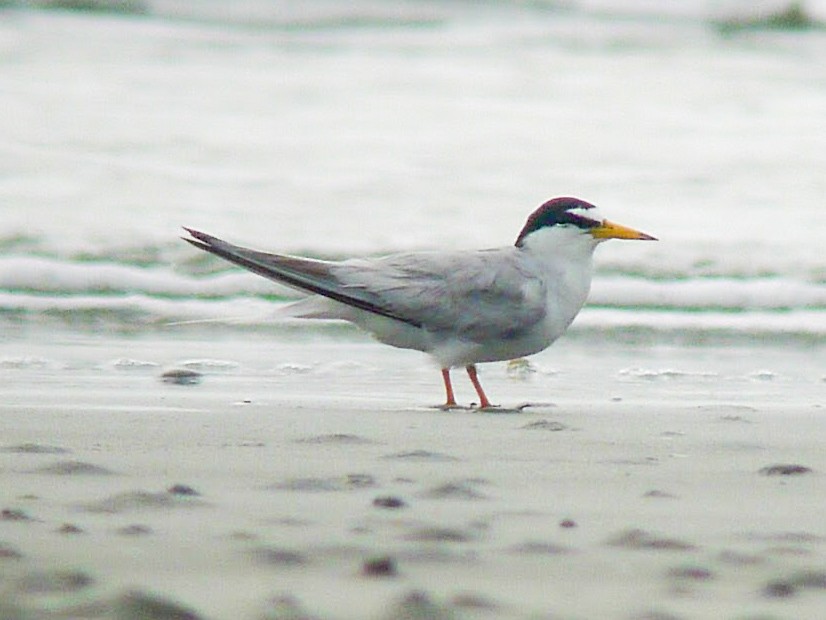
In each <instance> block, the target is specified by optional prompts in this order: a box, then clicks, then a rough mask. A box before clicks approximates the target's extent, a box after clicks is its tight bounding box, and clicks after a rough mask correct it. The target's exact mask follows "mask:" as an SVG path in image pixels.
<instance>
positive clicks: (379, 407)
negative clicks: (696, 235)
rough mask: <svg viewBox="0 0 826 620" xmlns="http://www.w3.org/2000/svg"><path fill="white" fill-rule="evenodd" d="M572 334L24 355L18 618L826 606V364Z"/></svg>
mask: <svg viewBox="0 0 826 620" xmlns="http://www.w3.org/2000/svg"><path fill="white" fill-rule="evenodd" d="M560 345H561V346H559V348H558V350H557V351H556V352H553V351H550V352H547V353H546V354H543V355H541V356H539V357H538V358H537V360H535V361H534V362H533V365H532V366H530V367H528V368H527V369H524V368H523V369H521V371H520V369H511V372H510V374H509V373H508V368H507V367H506V366H505V365H492V366H489V367H486V370H485V372H484V375H483V381H484V382H485V385H486V387H487V389H488V390H489V392H490V393H491V395H492V396H493V397H494V398H496V399H497V400H499V401H500V402H503V403H504V404H506V405H511V406H513V405H516V404H519V403H521V402H523V401H526V400H527V401H531V402H534V403H540V404H537V405H535V406H531V407H528V408H526V409H524V410H523V411H522V412H520V413H504V412H500V413H480V412H475V411H453V412H443V411H439V410H436V409H431V408H429V407H427V405H428V404H429V402H428V399H429V398H432V401H433V402H436V401H438V399H439V398H440V396H441V394H440V391H439V384H438V373H435V372H433V370H432V369H431V368H429V367H428V366H427V365H426V363H425V362H424V360H423V359H421V358H418V357H417V356H415V355H413V354H410V353H405V352H398V351H394V350H392V349H386V348H383V347H379V346H378V345H374V344H372V343H364V342H360V341H356V342H353V341H349V340H347V339H345V340H343V341H341V342H336V341H330V340H329V339H328V340H319V341H317V342H309V343H300V342H294V341H290V339H286V340H285V341H283V342H281V343H276V345H273V344H267V343H265V342H263V341H261V339H260V338H257V337H255V336H250V335H242V336H240V337H232V338H227V339H225V340H221V339H218V340H214V341H213V342H205V341H204V340H203V339H202V338H193V339H191V340H187V339H183V340H180V341H164V340H163V339H138V340H130V339H114V340H111V341H110V340H106V339H103V338H99V339H90V338H86V339H84V338H71V339H64V340H62V341H61V340H59V339H58V340H57V341H54V340H48V339H43V340H42V341H40V342H32V341H30V340H29V341H18V342H14V341H12V342H6V343H3V345H2V347H0V349H2V356H0V362H1V363H0V374H2V381H3V383H2V388H0V395H2V403H1V404H0V418H1V419H2V427H3V432H2V439H1V440H0V480H2V485H1V486H0V488H1V489H2V491H0V498H1V499H2V502H1V503H0V508H2V516H0V576H2V577H1V579H2V581H1V582H0V617H3V618H9V619H11V618H100V617H103V618H118V619H122V618H129V619H137V618H163V619H172V618H214V619H219V618H220V619H227V620H229V619H233V620H236V619H246V618H250V619H256V620H257V619H263V618H267V619H276V618H277V619H286V618H291V619H296V618H319V619H328V618H330V619H365V618H366V619H376V620H379V619H390V618H393V619H398V618H436V619H438V618H620V619H628V620H631V619H638V620H642V619H666V618H669V619H670V618H678V619H681V618H686V619H688V618H741V619H746V618H750V619H755V620H756V619H757V618H762V619H764V618H818V617H823V616H824V614H826V519H824V512H826V510H825V509H826V492H824V483H823V474H824V472H826V450H823V441H822V438H823V437H824V436H826V417H825V416H824V413H825V412H824V409H823V407H822V406H821V405H822V403H823V402H824V399H823V396H824V392H826V382H824V380H823V377H822V374H823V373H822V368H823V366H822V365H818V364H819V362H821V361H822V360H823V352H822V351H819V350H818V351H808V352H801V351H793V350H779V351H775V350H769V349H765V348H763V349H759V348H755V349H747V350H745V351H743V350H737V349H731V350H711V349H702V348H697V349H680V348H651V347H643V346H635V347H621V346H617V345H615V346H612V347H608V348H607V349H606V348H604V347H603V348H601V347H599V346H597V345H596V344H594V343H590V344H589V343H581V342H577V341H575V340H574V341H571V342H569V343H568V344H561V343H560ZM274 349H275V351H274ZM599 351H602V353H601V354H599V355H597V352H599ZM806 361H808V362H806ZM170 369H177V370H184V369H186V370H189V371H191V373H192V374H191V378H192V381H181V382H176V381H175V379H174V377H175V375H174V373H173V375H172V377H173V378H171V379H169V378H168V380H167V381H166V382H165V381H164V380H162V375H163V373H164V372H167V371H169V370H170ZM457 386H458V392H459V394H458V395H459V397H460V398H462V397H464V398H468V397H469V394H470V390H469V387H468V386H467V385H465V382H464V380H463V379H459V375H458V373H457ZM542 403H544V404H542Z"/></svg>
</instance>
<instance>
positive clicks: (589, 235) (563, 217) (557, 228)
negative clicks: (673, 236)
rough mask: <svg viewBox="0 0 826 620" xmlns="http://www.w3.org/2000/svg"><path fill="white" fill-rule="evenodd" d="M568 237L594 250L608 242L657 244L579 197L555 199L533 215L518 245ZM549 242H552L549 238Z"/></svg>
mask: <svg viewBox="0 0 826 620" xmlns="http://www.w3.org/2000/svg"><path fill="white" fill-rule="evenodd" d="M551 236H553V237H556V238H557V239H556V241H557V242H558V241H561V240H562V239H563V238H565V237H567V238H569V239H571V240H574V239H579V240H582V241H583V242H586V243H587V244H588V245H589V246H591V247H596V245H597V244H598V243H600V242H602V241H606V240H608V239H639V240H646V241H656V238H655V237H652V236H651V235H646V234H645V233H642V232H640V231H638V230H634V229H633V228H627V227H625V226H620V225H619V224H615V223H614V222H609V221H608V220H606V219H604V218H603V217H602V216H601V215H600V213H599V209H597V208H596V207H595V206H594V205H592V204H590V203H588V202H585V201H584V200H579V199H578V198H569V197H563V198H553V199H551V200H549V201H548V202H546V203H545V204H543V205H542V206H540V207H539V208H538V209H537V210H536V211H534V212H533V213H531V215H530V217H529V218H528V221H527V222H525V226H524V227H523V228H522V231H521V232H520V233H519V236H518V237H517V238H516V246H517V247H523V246H525V245H526V244H530V243H532V241H531V240H532V239H537V240H538V238H539V237H551ZM549 241H550V239H549Z"/></svg>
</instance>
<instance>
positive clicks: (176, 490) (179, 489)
mask: <svg viewBox="0 0 826 620" xmlns="http://www.w3.org/2000/svg"><path fill="white" fill-rule="evenodd" d="M166 492H167V493H169V494H170V495H183V496H186V497H197V496H200V495H201V494H200V493H198V491H196V490H195V489H193V488H192V487H191V486H188V485H186V484H173V485H172V486H171V487H169V488H168V489H167V490H166Z"/></svg>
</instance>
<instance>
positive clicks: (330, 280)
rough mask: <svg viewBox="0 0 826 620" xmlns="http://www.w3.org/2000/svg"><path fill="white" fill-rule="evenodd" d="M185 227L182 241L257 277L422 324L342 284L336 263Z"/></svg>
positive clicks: (377, 299) (417, 324) (368, 294)
mask: <svg viewBox="0 0 826 620" xmlns="http://www.w3.org/2000/svg"><path fill="white" fill-rule="evenodd" d="M184 230H186V231H187V232H188V233H189V234H190V235H192V237H193V239H188V238H184V241H186V242H188V243H191V244H192V245H194V246H195V247H196V248H199V249H201V250H204V251H205V252H210V253H211V254H215V255H216V256H220V257H221V258H223V259H224V260H228V261H229V262H231V263H235V264H236V265H239V266H240V267H243V268H244V269H248V270H250V271H252V272H253V273H256V274H258V275H260V276H264V277H265V278H268V279H270V280H273V281H275V282H280V283H281V284H285V285H287V286H290V287H292V288H296V289H298V290H301V291H305V292H308V293H315V294H317V295H322V296H324V297H328V298H330V299H333V300H335V301H338V302H341V303H344V304H347V305H348V306H353V307H355V308H359V309H361V310H366V311H368V312H372V313H374V314H378V315H381V316H386V317H389V318H391V319H395V320H397V321H402V322H403V323H408V324H410V325H413V326H415V327H421V324H419V323H417V322H415V321H414V320H412V319H411V318H409V317H406V316H404V315H402V314H398V313H396V312H394V311H393V310H392V309H390V308H389V307H387V306H384V305H383V304H382V303H381V300H380V299H379V298H378V297H377V296H376V295H374V294H373V293H371V292H370V290H369V289H366V288H362V287H349V286H347V285H345V284H343V283H342V282H341V281H340V280H339V279H338V277H337V276H336V275H335V274H334V272H333V268H334V267H335V265H336V263H332V262H328V261H321V260H312V259H309V258H299V257H296V256H286V255H284V254H270V253H268V252H259V251H256V250H250V249H249V248H243V247H240V246H237V245H233V244H231V243H228V242H227V241H224V240H223V239H218V238H217V237H213V236H212V235H208V234H206V233H202V232H200V231H197V230H192V229H191V228H186V227H185V228H184Z"/></svg>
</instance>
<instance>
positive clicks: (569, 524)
mask: <svg viewBox="0 0 826 620" xmlns="http://www.w3.org/2000/svg"><path fill="white" fill-rule="evenodd" d="M559 527H561V528H564V529H567V530H569V529H571V528H574V527H576V521H574V520H573V519H562V521H560V522H559Z"/></svg>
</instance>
